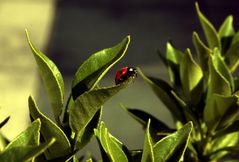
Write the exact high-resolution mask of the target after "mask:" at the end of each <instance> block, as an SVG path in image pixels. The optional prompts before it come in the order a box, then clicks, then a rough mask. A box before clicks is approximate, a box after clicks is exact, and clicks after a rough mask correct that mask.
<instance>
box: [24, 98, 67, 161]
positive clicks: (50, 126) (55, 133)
mask: <svg viewBox="0 0 239 162" xmlns="http://www.w3.org/2000/svg"><path fill="white" fill-rule="evenodd" d="M28 105H29V111H30V115H31V117H32V118H33V119H37V118H39V119H40V120H41V131H40V132H41V135H42V136H43V138H44V139H45V141H48V140H50V139H51V138H53V137H54V138H56V142H55V143H54V144H53V145H52V146H51V147H50V148H48V150H49V152H45V153H46V156H47V158H48V159H53V158H57V157H59V156H64V155H67V154H70V153H71V145H70V142H69V140H68V138H67V137H66V135H65V134H64V132H63V131H62V130H61V129H60V128H59V127H58V126H57V125H56V124H55V123H54V122H52V121H51V120H50V119H49V118H48V117H46V116H45V115H44V114H42V113H41V112H40V110H39V109H38V107H37V105H36V102H35V100H34V99H33V97H31V96H30V97H29V99H28Z"/></svg>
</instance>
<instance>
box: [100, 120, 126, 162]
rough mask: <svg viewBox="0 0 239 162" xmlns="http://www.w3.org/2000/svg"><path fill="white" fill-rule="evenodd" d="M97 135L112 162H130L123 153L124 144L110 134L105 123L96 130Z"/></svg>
mask: <svg viewBox="0 0 239 162" xmlns="http://www.w3.org/2000/svg"><path fill="white" fill-rule="evenodd" d="M95 135H96V137H97V138H98V140H99V141H100V144H101V146H102V147H103V149H104V151H105V152H106V154H107V155H108V157H109V158H110V160H111V162H119V161H120V162H128V159H127V156H126V155H125V153H124V151H123V144H122V143H121V142H120V141H118V140H117V139H116V138H115V137H113V136H112V135H111V134H110V133H109V132H108V129H107V128H106V127H105V124H104V122H101V123H100V126H99V128H98V129H95Z"/></svg>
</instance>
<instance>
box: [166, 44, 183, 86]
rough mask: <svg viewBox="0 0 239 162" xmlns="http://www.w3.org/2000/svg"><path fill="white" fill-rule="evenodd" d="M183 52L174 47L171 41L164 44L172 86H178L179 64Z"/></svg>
mask: <svg viewBox="0 0 239 162" xmlns="http://www.w3.org/2000/svg"><path fill="white" fill-rule="evenodd" d="M182 57H183V52H181V51H180V50H178V49H176V48H175V47H174V46H173V45H172V44H171V43H169V42H168V43H167V46H166V61H167V65H168V70H169V77H170V81H171V83H173V85H174V86H180V84H181V83H180V77H179V64H180V62H181V60H182Z"/></svg>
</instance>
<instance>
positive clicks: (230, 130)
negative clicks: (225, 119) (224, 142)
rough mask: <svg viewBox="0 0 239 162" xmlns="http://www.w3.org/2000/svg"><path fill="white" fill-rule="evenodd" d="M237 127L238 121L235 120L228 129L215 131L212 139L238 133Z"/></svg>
mask: <svg viewBox="0 0 239 162" xmlns="http://www.w3.org/2000/svg"><path fill="white" fill-rule="evenodd" d="M238 125H239V120H236V121H235V122H233V123H232V124H231V125H229V126H228V127H226V128H224V129H221V130H219V131H217V132H216V134H215V135H214V138H219V137H222V136H225V135H227V134H230V133H234V132H239V127H238Z"/></svg>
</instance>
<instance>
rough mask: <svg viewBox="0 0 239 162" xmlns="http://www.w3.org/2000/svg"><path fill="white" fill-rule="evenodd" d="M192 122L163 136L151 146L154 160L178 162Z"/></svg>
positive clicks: (158, 161) (184, 147) (183, 150)
mask: <svg viewBox="0 0 239 162" xmlns="http://www.w3.org/2000/svg"><path fill="white" fill-rule="evenodd" d="M192 129H193V124H192V122H188V123H187V124H185V125H184V126H183V127H182V128H181V129H179V130H178V131H177V132H175V133H173V134H171V135H169V136H167V137H165V138H163V139H162V140H160V141H159V142H157V143H156V144H155V145H154V146H153V151H154V157H155V161H157V162H166V161H167V162H178V161H179V160H180V159H181V157H182V156H183V155H184V152H185V150H186V148H187V145H188V142H189V138H190V134H191V131H192Z"/></svg>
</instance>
